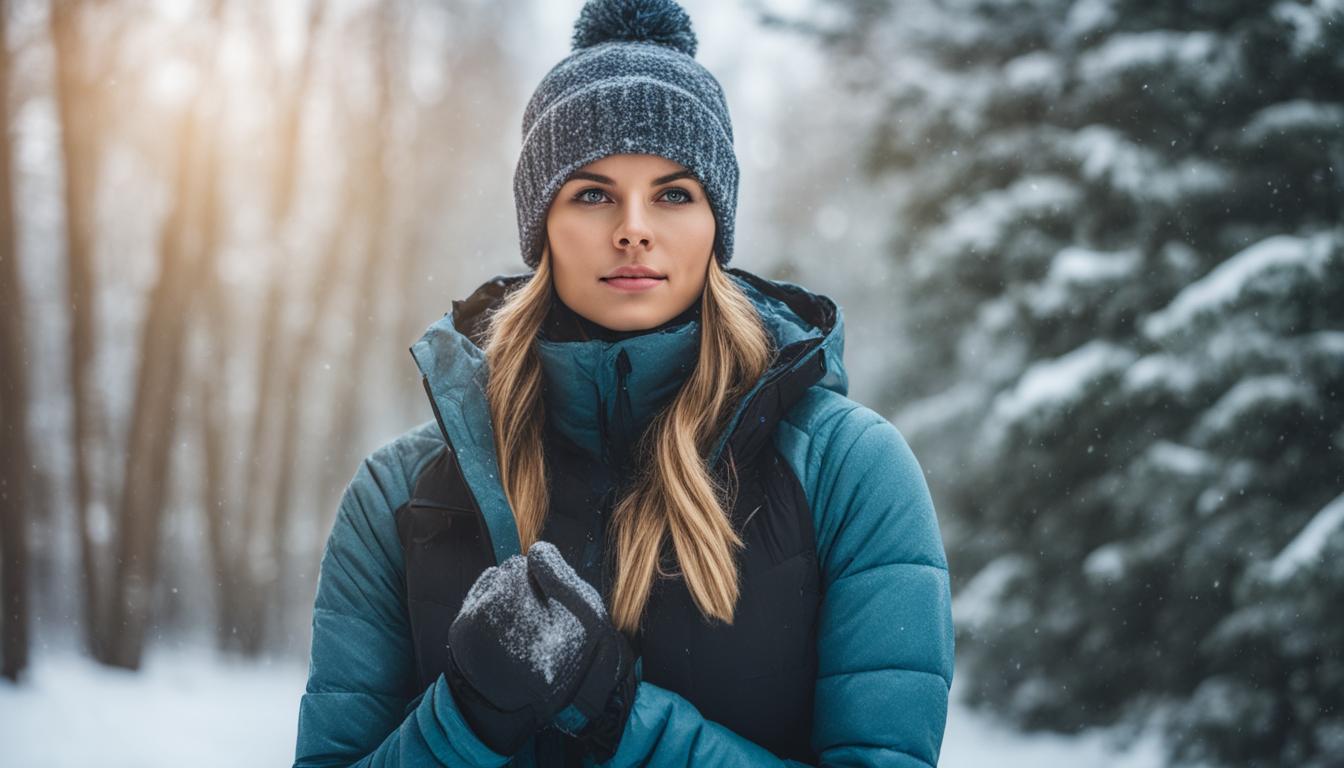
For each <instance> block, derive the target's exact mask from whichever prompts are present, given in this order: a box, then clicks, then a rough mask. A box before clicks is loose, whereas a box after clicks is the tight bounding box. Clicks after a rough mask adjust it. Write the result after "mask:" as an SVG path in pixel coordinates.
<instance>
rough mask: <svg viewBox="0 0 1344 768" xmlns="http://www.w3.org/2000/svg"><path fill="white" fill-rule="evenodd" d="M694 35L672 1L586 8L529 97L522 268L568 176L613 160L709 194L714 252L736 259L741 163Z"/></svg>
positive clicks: (521, 164) (520, 178)
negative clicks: (629, 158)
mask: <svg viewBox="0 0 1344 768" xmlns="http://www.w3.org/2000/svg"><path fill="white" fill-rule="evenodd" d="M695 49H696V38H695V33H694V32H692V31H691V20H690V17H688V16H687V15H686V11H685V10H683V9H682V8H681V6H679V5H677V4H676V3H675V2H672V0H589V2H588V3H587V4H586V5H585V6H584V7H583V10H582V11H580V13H579V18H578V21H576V22H575V24H574V38H573V45H572V50H573V52H572V53H570V55H569V56H567V57H566V58H565V59H564V60H562V61H561V62H560V63H559V64H556V65H555V67H554V68H553V69H551V71H550V72H549V73H547V75H546V76H545V77H544V78H542V81H541V84H540V85H538V86H537V90H536V92H535V93H533V94H532V99H531V100H530V101H529V102H528V104H527V110H526V111H525V112H524V113H523V149H522V153H521V154H520V155H519V157H518V167H517V168H516V169H515V171H514V175H513V197H514V202H515V204H516V205H517V208H518V234H519V237H520V239H521V241H522V251H523V262H524V263H526V264H527V265H528V266H529V267H532V268H533V269H535V268H536V266H537V264H538V263H539V262H540V261H541V251H542V246H543V245H544V244H545V241H546V213H547V211H548V209H549V208H550V206H551V201H552V200H553V199H554V197H555V194H556V192H558V191H559V189H560V187H561V186H562V185H563V184H564V183H565V181H566V180H568V178H569V174H570V173H572V172H574V171H575V170H576V169H578V168H580V167H582V166H584V165H587V164H588V163H591V162H594V161H596V160H599V159H601V158H603V157H606V156H608V155H615V154H627V153H629V154H650V155H658V156H661V157H665V158H667V159H668V160H672V161H673V162H676V163H680V164H681V165H683V166H685V167H686V168H687V169H688V170H690V171H691V172H692V173H693V174H695V176H696V178H697V180H699V182H700V183H701V184H702V185H703V186H704V188H705V193H706V195H707V196H708V198H709V206H710V209H711V210H712V211H713V212H714V219H715V222H716V224H717V227H716V232H715V237H714V253H715V256H716V258H718V260H719V264H720V265H726V264H727V263H728V260H729V259H730V258H731V257H732V253H733V219H734V216H735V214H736V211H737V176H738V168H737V156H736V154H734V152H733V127H732V123H731V121H730V120H729V118H728V103H727V100H726V99H725V98H724V95H723V88H722V87H721V86H720V85H719V81H718V80H716V79H714V76H713V75H711V74H710V73H709V71H708V70H706V69H705V68H704V67H702V66H701V65H700V64H699V63H698V62H697V61H696V60H695V58H694V56H695Z"/></svg>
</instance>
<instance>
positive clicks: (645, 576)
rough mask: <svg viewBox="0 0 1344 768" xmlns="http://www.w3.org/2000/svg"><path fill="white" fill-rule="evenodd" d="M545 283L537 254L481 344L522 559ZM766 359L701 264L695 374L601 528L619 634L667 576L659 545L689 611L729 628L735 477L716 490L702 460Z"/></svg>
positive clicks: (727, 293) (543, 492) (538, 474)
mask: <svg viewBox="0 0 1344 768" xmlns="http://www.w3.org/2000/svg"><path fill="white" fill-rule="evenodd" d="M551 277H552V275H551V261H550V249H549V247H548V248H545V249H543V251H542V256H541V260H540V262H539V263H538V266H537V270H536V272H535V273H534V274H533V275H532V276H531V277H530V278H529V279H528V280H527V281H526V282H524V283H523V284H522V285H520V286H518V287H517V288H515V289H514V290H512V291H511V292H510V293H509V294H508V295H507V296H505V298H504V300H503V302H502V303H501V304H500V306H499V307H498V308H497V309H496V310H495V311H494V312H493V313H492V314H491V316H490V317H489V320H488V327H487V329H486V333H485V339H484V341H485V356H486V361H487V364H488V366H489V371H490V376H489V382H488V385H487V387H486V395H487V398H488V400H489V403H490V416H491V419H492V421H493V423H494V432H495V453H496V454H497V456H498V459H499V470H500V479H501V482H502V483H503V486H504V493H505V495H506V496H507V497H508V500H509V505H510V506H511V507H512V508H513V517H514V521H515V522H516V523H517V526H518V538H519V542H520V543H521V545H522V548H523V550H524V551H526V550H527V548H528V547H530V546H531V545H532V544H533V543H534V542H535V541H536V540H537V537H538V536H539V535H540V534H541V530H542V524H543V522H544V521H545V518H546V514H547V511H548V510H549V509H550V496H549V492H548V488H547V470H546V462H545V459H544V453H543V446H542V433H543V428H544V425H545V418H546V414H545V405H544V402H543V399H542V394H541V389H542V372H541V363H540V359H539V357H538V355H537V352H536V338H537V333H538V331H539V330H540V328H541V324H542V321H543V320H544V319H545V317H546V315H547V313H548V312H549V310H550V304H551ZM774 352H775V350H774V349H773V348H772V345H771V338H770V336H769V334H768V333H767V332H766V330H765V327H764V325H763V324H762V323H761V320H760V317H759V316H758V314H757V313H756V308H755V307H754V306H753V305H752V303H751V300H750V299H749V298H747V296H746V294H744V293H743V292H742V290H741V289H740V288H738V287H737V285H735V284H734V283H733V281H732V280H731V279H730V278H729V277H728V275H727V273H725V272H724V271H723V270H722V268H721V267H720V266H719V264H718V261H717V260H716V259H714V258H711V259H710V260H709V266H708V271H707V273H706V279H705V289H704V293H703V294H702V306H701V322H700V351H699V357H698V358H697V361H696V365H695V368H694V369H693V370H692V371H691V372H690V374H689V375H688V376H687V378H686V381H685V382H683V383H682V386H681V388H680V389H679V390H678V391H677V394H676V396H675V397H674V398H673V399H672V401H671V403H669V404H668V405H667V406H666V407H665V408H663V409H662V410H661V411H660V412H659V413H658V414H657V415H655V416H654V417H653V419H652V421H651V422H650V424H649V426H648V429H646V430H645V432H644V434H643V436H642V437H641V439H640V440H639V442H638V444H637V445H636V446H635V448H634V450H635V457H634V458H635V461H634V464H633V466H634V467H635V476H634V477H633V478H631V479H630V480H631V483H630V485H629V490H628V492H627V493H626V494H625V496H624V497H623V498H621V499H619V500H618V501H617V503H616V505H615V508H614V509H613V511H612V516H611V522H610V524H609V526H608V546H613V545H614V546H615V562H616V578H615V584H614V586H613V590H612V595H611V598H610V605H611V615H612V620H613V622H614V623H615V625H616V626H617V627H619V628H620V629H622V630H625V631H627V632H636V631H637V630H638V628H639V625H640V622H641V620H642V618H643V615H644V609H645V606H646V605H647V603H648V600H649V593H650V590H651V589H652V587H653V583H654V573H655V571H656V572H657V573H658V574H659V575H661V576H671V575H674V574H669V573H666V572H665V571H664V570H663V568H662V565H661V562H660V559H661V554H662V548H663V545H664V542H665V541H666V540H667V539H669V538H670V540H671V543H672V547H673V550H674V552H675V555H676V560H677V563H678V565H679V568H680V572H681V574H682V575H683V576H684V578H685V580H686V586H687V587H688V588H689V590H690V593H691V596H692V598H694V600H695V603H696V605H697V606H698V607H699V609H700V612H701V613H702V614H704V615H705V616H706V617H707V618H713V619H718V620H720V621H724V622H726V623H729V624H731V623H732V621H733V613H734V609H735V607H736V605H737V597H738V574H737V553H738V552H739V551H740V550H741V548H742V540H741V538H740V537H739V536H738V535H737V532H736V531H735V530H733V526H732V522H731V520H730V517H729V510H731V509H732V507H733V500H734V498H735V496H736V494H737V488H736V484H737V476H736V475H737V473H736V468H735V467H734V466H732V465H731V463H730V464H729V472H728V473H727V477H726V478H725V482H724V483H720V482H717V481H716V479H715V477H714V476H713V475H712V474H711V472H710V471H709V467H708V465H707V461H706V460H707V457H708V454H709V451H710V450H712V448H713V441H714V440H715V438H716V437H717V436H718V435H719V433H720V432H721V430H722V428H723V427H724V426H726V422H727V419H728V418H729V417H730V416H731V415H732V413H733V411H734V408H735V406H736V405H737V404H738V402H739V401H740V400H741V398H742V397H743V396H744V395H745V394H746V392H747V390H748V389H750V387H751V386H752V384H753V383H754V382H755V381H756V379H758V378H759V377H760V375H761V373H762V372H764V371H765V369H766V367H767V366H768V365H769V364H770V360H771V359H772V357H773V355H774ZM728 459H729V460H730V461H731V454H729V455H728Z"/></svg>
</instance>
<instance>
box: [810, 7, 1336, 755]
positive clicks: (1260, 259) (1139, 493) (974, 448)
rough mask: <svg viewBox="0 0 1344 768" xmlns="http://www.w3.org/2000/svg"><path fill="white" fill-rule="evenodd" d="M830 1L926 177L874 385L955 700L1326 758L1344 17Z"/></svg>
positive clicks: (917, 186) (854, 69)
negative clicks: (907, 477) (1157, 717)
mask: <svg viewBox="0 0 1344 768" xmlns="http://www.w3.org/2000/svg"><path fill="white" fill-rule="evenodd" d="M823 5H824V6H827V9H828V10H831V11H834V10H837V9H838V10H841V11H844V12H845V13H846V14H847V15H845V16H843V18H845V19H846V20H847V21H846V22H842V23H841V24H840V25H839V26H838V27H836V28H833V29H830V30H829V31H827V32H826V34H825V35H824V36H823V37H822V39H823V40H824V41H826V42H827V43H828V44H829V45H830V49H831V50H832V51H833V52H834V53H835V55H836V58H837V60H838V61H839V62H840V63H841V64H842V65H843V67H844V68H843V70H838V71H842V72H843V73H844V74H846V75H847V76H848V78H849V80H850V81H851V83H852V84H854V85H856V86H858V87H862V88H864V89H866V90H867V91H868V92H870V93H872V94H873V97H874V98H879V99H882V100H883V101H884V103H885V104H887V105H888V107H887V115H888V119H886V120H885V121H884V124H883V126H882V128H881V129H880V130H879V131H878V132H877V134H876V135H875V136H874V137H873V140H872V143H871V167H872V169H873V173H875V174H904V175H906V176H907V177H908V178H909V179H910V184H909V186H910V188H911V189H912V190H914V191H913V193H912V194H911V195H909V196H908V197H907V198H904V199H902V200H901V201H900V202H899V204H898V206H897V208H896V210H894V211H893V220H894V221H895V222H896V226H895V228H894V233H893V237H892V241H891V242H892V245H891V252H892V255H893V258H895V259H896V260H897V264H898V265H899V270H900V271H901V274H903V275H904V276H905V277H904V283H903V290H902V295H901V305H902V307H903V311H904V312H906V313H907V320H906V322H907V323H908V325H909V327H910V329H911V333H910V334H908V335H907V336H906V337H905V338H902V339H900V340H899V343H901V344H903V345H908V346H913V347H914V350H913V351H912V352H910V353H909V354H910V357H911V359H913V360H916V361H918V364H915V365H909V366H908V367H906V368H904V369H902V370H897V371H893V372H892V374H891V376H890V377H889V378H890V380H892V381H893V382H894V384H893V387H892V390H893V391H894V392H898V393H901V395H903V396H904V395H909V394H911V393H920V394H922V395H923V396H922V397H920V398H918V399H913V400H911V399H909V398H905V400H906V401H905V402H901V403H893V406H895V405H901V406H903V409H902V410H901V411H900V412H899V413H898V414H897V416H896V418H895V421H896V423H897V424H900V425H903V427H902V428H903V430H904V431H905V432H906V434H907V437H909V438H910V440H911V442H912V444H914V446H915V449H916V452H917V453H918V454H919V455H920V456H921V461H922V462H923V463H925V464H926V465H928V466H931V467H932V469H931V472H930V474H931V478H930V482H931V484H932V485H933V486H934V492H935V496H936V498H937V499H938V500H939V505H940V512H942V513H943V514H944V516H945V517H949V518H951V520H950V523H951V524H950V525H949V526H948V530H949V531H951V532H953V534H954V535H949V537H948V546H949V550H950V555H951V557H952V569H953V576H954V579H956V582H957V585H958V590H957V591H958V598H957V606H958V611H957V616H958V652H959V661H958V663H959V672H961V673H962V674H966V675H967V676H968V679H969V680H970V681H971V683H972V684H973V689H972V690H971V691H970V693H969V696H970V700H971V702H972V703H974V704H980V705H983V706H987V707H992V708H993V709H994V710H995V711H997V712H1000V713H1004V714H1006V715H1007V716H1009V717H1011V718H1013V719H1015V720H1016V721H1018V722H1019V723H1021V724H1023V725H1025V726H1028V727H1044V728H1054V729H1060V730H1071V729H1075V728H1078V727H1082V726H1085V725H1089V724H1096V723H1109V722H1114V721H1116V720H1117V719H1119V718H1122V717H1123V716H1125V715H1126V714H1141V713H1145V712H1151V711H1153V710H1152V705H1154V704H1155V703H1157V702H1162V703H1164V704H1166V705H1170V706H1172V707H1173V708H1174V711H1175V713H1176V714H1175V716H1174V717H1172V718H1170V719H1169V723H1170V735H1171V736H1172V741H1171V743H1172V757H1173V759H1174V760H1181V761H1184V760H1189V759H1205V760H1209V761H1212V762H1221V763H1223V764H1227V765H1277V764H1291V765H1295V766H1326V765H1330V764H1332V763H1330V761H1331V760H1338V756H1339V755H1340V754H1344V630H1341V622H1339V621H1338V619H1335V620H1333V621H1332V620H1331V618H1330V616H1329V611H1330V610H1331V609H1332V608H1335V607H1337V606H1339V605H1344V560H1341V559H1340V557H1339V555H1340V554H1341V553H1344V512H1341V511H1340V509H1341V506H1344V500H1341V493H1344V213H1341V212H1342V211H1344V86H1342V85H1341V83H1344V3H1341V2H1340V1H1339V0H1314V1H1310V0H1301V1H1299V0H1278V1H1277V2H1269V3H1250V2H1194V3H1172V4H1162V3H1149V2H1140V1H1139V0H1076V1H1075V0H942V2H934V0H913V1H912V2H904V3H897V2H894V0H827V1H826V2H824V3H823ZM944 478H946V479H944ZM971 574H974V577H973V578H970V579H969V581H968V582H967V580H966V577H967V576H969V575H971ZM1334 764H1337V763H1334Z"/></svg>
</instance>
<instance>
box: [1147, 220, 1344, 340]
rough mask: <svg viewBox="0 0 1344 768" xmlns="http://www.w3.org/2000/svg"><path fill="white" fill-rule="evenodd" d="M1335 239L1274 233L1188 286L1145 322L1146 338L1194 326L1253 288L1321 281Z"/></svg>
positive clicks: (1157, 337) (1155, 338)
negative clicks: (1248, 288) (1253, 286)
mask: <svg viewBox="0 0 1344 768" xmlns="http://www.w3.org/2000/svg"><path fill="white" fill-rule="evenodd" d="M1332 238H1333V235H1331V234H1330V233H1328V232H1325V233H1320V234H1317V235H1314V236H1311V237H1296V236H1293V235H1274V236H1271V237H1267V238H1265V239H1264V240H1261V241H1259V242H1257V243H1255V244H1254V245H1251V246H1249V247H1247V248H1245V249H1243V250H1241V251H1239V252H1238V253H1236V254H1235V255H1233V256H1232V257H1231V258H1229V259H1227V260H1226V261H1224V262H1222V263H1220V264H1219V265H1218V266H1217V267H1215V268H1214V269H1213V270H1212V271H1210V272H1209V273H1208V274H1207V275H1205V276H1204V277H1202V278H1200V279H1199V280H1197V281H1195V282H1193V283H1191V284H1190V285H1187V286H1186V287H1185V288H1184V289H1182V290H1181V292H1180V293H1178V294H1176V298H1174V299H1172V300H1171V303H1169V304H1168V305H1167V306H1166V308H1164V309H1162V310H1161V311H1159V312H1154V313H1153V314H1151V315H1149V316H1148V317H1147V318H1145V319H1144V321H1143V333H1144V335H1145V336H1147V337H1148V338H1150V339H1153V340H1159V339H1162V338H1165V337H1167V336H1170V335H1173V334H1175V333H1177V332H1179V331H1181V330H1183V329H1186V328H1189V327H1190V326H1191V324H1192V323H1194V322H1196V321H1198V320H1200V319H1202V318H1203V317H1206V316H1210V315H1216V314H1218V313H1220V312H1222V311H1223V310H1224V309H1225V308H1227V307H1228V306H1230V305H1232V304H1233V303H1235V302H1236V301H1237V300H1238V299H1239V298H1240V297H1241V296H1242V294H1243V293H1244V292H1245V291H1246V290H1247V287H1248V286H1251V285H1257V286H1258V287H1260V288H1262V289H1263V288H1266V287H1268V286H1270V285H1286V284H1289V283H1291V284H1296V283H1297V282H1298V281H1308V280H1312V281H1314V280H1318V279H1320V278H1321V277H1322V276H1323V275H1324V273H1325V268H1326V265H1327V261H1328V259H1329V257H1330V253H1331V248H1332Z"/></svg>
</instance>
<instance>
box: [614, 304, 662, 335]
mask: <svg viewBox="0 0 1344 768" xmlns="http://www.w3.org/2000/svg"><path fill="white" fill-rule="evenodd" d="M663 314H664V313H662V312H657V311H654V310H651V309H646V308H640V309H639V310H636V309H635V308H633V307H631V308H628V309H627V310H626V311H617V312H613V313H611V314H609V315H607V316H605V317H603V318H601V319H600V320H599V321H598V322H599V323H600V324H601V325H604V326H606V327H608V328H610V329H611V330H613V331H642V330H644V329H646V328H652V327H654V326H656V325H658V324H659V323H661V322H663V319H664V318H663V317H662V316H663ZM668 317H671V315H668Z"/></svg>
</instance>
